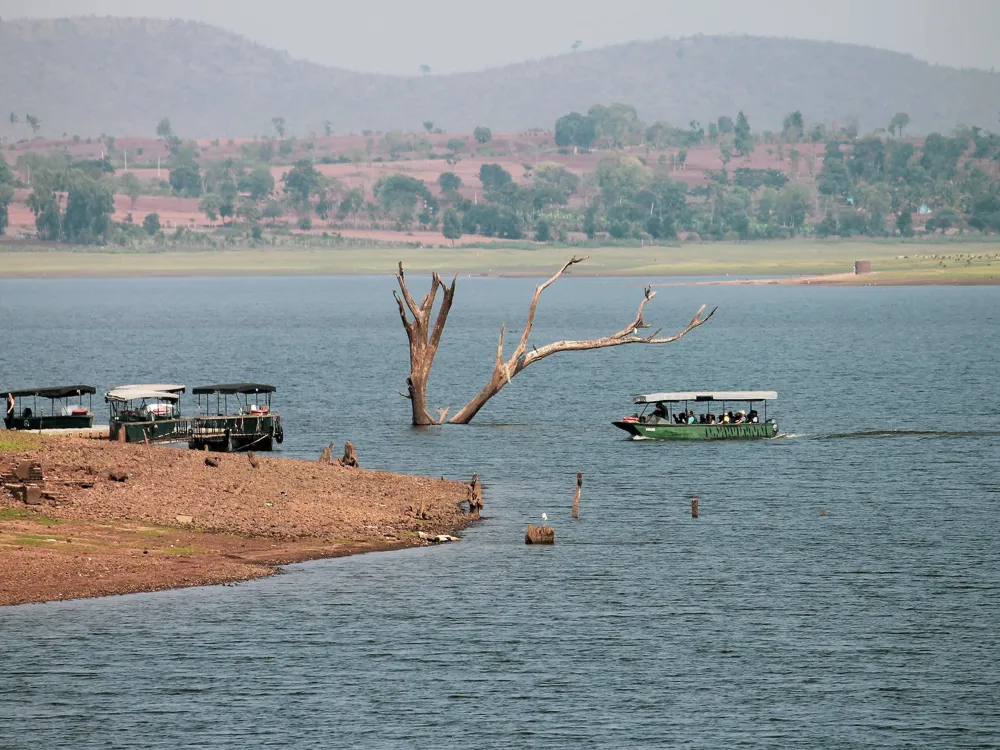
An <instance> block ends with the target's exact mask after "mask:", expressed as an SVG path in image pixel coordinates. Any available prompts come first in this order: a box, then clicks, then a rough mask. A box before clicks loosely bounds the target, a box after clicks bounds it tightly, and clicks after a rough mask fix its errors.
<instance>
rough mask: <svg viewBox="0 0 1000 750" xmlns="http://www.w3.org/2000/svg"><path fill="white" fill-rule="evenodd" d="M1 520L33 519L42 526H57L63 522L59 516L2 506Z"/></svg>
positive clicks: (33, 521)
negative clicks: (52, 516) (41, 514)
mask: <svg viewBox="0 0 1000 750" xmlns="http://www.w3.org/2000/svg"><path fill="white" fill-rule="evenodd" d="M0 521H31V522H32V523H38V524H41V525H42V526H56V525H58V524H61V523H63V521H60V520H59V519H58V518H50V517H49V516H40V515H38V514H37V513H32V512H31V511H29V510H25V509H23V508H0Z"/></svg>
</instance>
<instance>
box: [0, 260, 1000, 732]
mask: <svg viewBox="0 0 1000 750" xmlns="http://www.w3.org/2000/svg"><path fill="white" fill-rule="evenodd" d="M534 283H535V282H533V281H530V280H500V279H480V278H475V279H467V278H462V279H460V280H459V288H458V294H457V296H456V302H455V307H454V310H453V312H452V315H451V319H450V322H449V325H448V328H447V330H446V332H445V336H444V341H443V343H442V346H441V350H440V353H439V355H438V359H437V362H436V363H435V369H434V372H433V374H432V381H431V388H430V397H431V402H432V403H435V404H441V405H449V404H450V405H451V407H452V409H457V408H458V407H459V406H461V405H462V404H463V403H464V402H465V401H466V400H467V399H468V398H469V397H470V396H471V395H473V394H474V393H475V392H476V391H477V390H478V389H479V388H480V387H481V385H482V384H483V383H484V382H485V380H486V379H487V378H488V376H489V372H490V370H491V367H492V361H493V356H494V352H495V348H496V336H497V333H498V332H499V326H500V323H501V322H506V323H507V324H508V326H509V330H510V329H513V330H512V331H511V333H510V334H509V335H508V340H509V341H511V343H510V344H509V347H510V346H513V340H515V339H516V337H517V335H519V331H520V326H521V324H522V322H523V319H524V314H525V311H526V308H527V303H528V300H529V299H530V295H531V291H532V289H533V286H534ZM426 284H427V279H426V278H414V279H413V280H412V281H411V287H412V289H413V291H414V294H415V295H422V294H423V293H424V291H425V290H426ZM392 288H393V280H392V278H391V277H383V278H274V279H256V278H240V279H193V280H191V279H177V280H171V279H156V280H154V279H146V280H143V279H137V280H84V281H78V280H73V281H68V280H66V281H64V280H19V281H0V320H2V328H0V331H2V333H0V343H2V350H3V355H4V356H3V357H2V358H0V388H10V387H22V386H32V385H55V384H61V383H63V382H67V383H69V382H83V383H92V384H94V385H96V386H97V387H98V388H99V390H100V392H102V393H103V391H104V390H106V389H108V388H109V387H111V386H114V385H119V384H121V383H127V382H174V381H176V382H179V383H186V384H188V386H189V387H190V386H194V385H199V384H205V383H214V382H226V381H242V380H255V381H263V382H273V383H276V384H277V386H278V392H277V394H276V400H275V405H276V406H277V407H278V410H279V411H280V412H281V414H282V419H283V422H284V424H285V430H286V440H285V443H284V445H283V446H282V453H283V454H284V455H288V456H299V457H306V458H315V457H316V456H318V454H319V452H320V450H321V449H322V448H323V447H324V446H325V445H326V444H327V443H328V442H329V441H330V440H336V441H337V443H338V447H340V446H342V444H343V441H344V440H348V439H349V440H352V441H353V442H354V444H355V445H356V446H357V449H358V453H359V456H360V459H361V462H362V464H363V465H364V466H366V467H370V468H379V469H386V470H391V471H400V472H413V473H423V474H428V475H431V476H447V477H452V478H457V479H462V480H467V479H468V478H469V477H470V476H471V474H472V472H473V471H478V472H479V475H480V477H481V478H482V480H483V482H484V483H485V487H486V489H485V493H486V496H485V500H486V508H485V515H486V518H485V520H484V521H483V522H482V523H481V524H480V525H478V526H476V527H475V528H472V529H470V530H468V531H467V532H466V533H465V534H464V539H463V541H462V542H461V543H459V544H455V545H450V546H447V547H442V548H433V549H418V550H409V551H404V552H398V553H390V554H373V555H364V556H359V557H354V558H348V559H340V560H328V561H318V562H313V563H308V564H304V565H296V566H290V567H289V568H287V570H286V572H285V574H284V575H280V576H276V577H273V578H271V579H268V580H263V581H256V582H251V583H247V584H241V585H239V586H232V587H214V588H201V589H189V590H182V591H172V592H162V593H155V594H141V595H134V596H126V597H113V598H106V599H99V600H89V601H73V602H62V603H51V604H41V605H27V606H22V607H14V608H6V609H3V610H0V659H2V669H0V747H3V748H21V747H24V748H42V747H73V748H92V747H93V748H98V747H99V748H124V747H144V748H179V747H212V748H217V747H218V748H222V747H225V748H229V747H233V748H243V747H274V748H278V747H281V748H288V747H294V748H313V747H317V748H320V747H322V748H329V747H338V748H340V747H345V748H362V747H363V748H463V749H464V748H520V747H547V748H548V747H551V748H573V749H575V748H643V747H674V746H676V747H711V748H715V747H735V746H750V747H808V748H850V747H858V748H861V747H927V748H942V747H986V746H993V747H996V746H998V745H1000V531H998V529H1000V522H998V520H997V519H998V512H1000V420H998V413H1000V404H998V397H997V371H998V365H1000V289H998V288H996V287H990V288H985V287H982V288H928V287H925V288H877V287H866V288H846V289H837V288H802V287H786V288H781V287H774V286H761V287H663V288H661V290H660V293H659V295H658V296H657V298H656V299H655V300H654V301H653V302H651V303H650V304H649V305H648V306H647V316H646V317H647V320H648V321H649V322H650V323H652V324H653V325H654V326H655V327H659V326H661V325H662V326H664V329H665V330H666V331H670V330H673V329H676V328H679V327H681V326H683V324H684V323H685V322H686V321H687V320H688V319H689V318H690V317H691V315H693V313H694V312H695V310H697V308H698V306H699V305H700V304H701V303H703V302H704V303H709V304H718V305H720V309H719V312H718V314H717V315H716V317H715V318H714V319H713V320H712V321H711V322H709V323H708V324H707V325H706V326H704V327H702V328H701V329H699V330H697V331H695V332H693V333H692V334H690V335H689V336H688V337H686V338H685V339H683V340H682V341H680V342H677V343H675V344H670V345H667V346H660V347H649V346H641V345H638V346H629V347H622V348H619V349H617V350H606V351H600V352H590V353H580V354H573V353H567V354H561V355H557V356H556V357H553V358H550V359H548V360H545V361H543V362H541V363H539V364H537V365H534V366H533V367H532V368H530V369H528V370H526V371H525V372H524V373H523V374H522V375H520V376H519V377H518V378H517V379H516V380H514V382H513V384H512V385H511V386H509V387H508V388H507V389H506V390H505V391H503V392H502V393H501V394H500V395H499V396H498V397H497V398H496V399H494V401H493V402H491V403H490V404H489V405H488V406H487V407H486V408H485V409H484V410H483V411H482V412H481V413H480V415H479V417H478V418H477V421H476V422H475V423H474V424H473V425H471V426H469V427H457V426H452V427H441V428H428V429H419V430H418V429H413V428H411V427H409V426H408V414H409V412H408V404H407V402H405V401H404V400H403V399H401V398H400V397H399V396H398V395H397V394H396V389H397V388H398V389H404V378H405V376H406V373H407V359H406V358H407V347H406V339H405V335H404V334H403V331H402V328H401V326H400V324H399V318H398V314H397V311H396V307H395V304H394V302H393V300H392V296H391V291H392ZM641 294H642V286H641V281H640V280H630V279H603V280H601V279H572V278H566V279H564V280H561V281H560V282H559V283H558V284H556V285H555V286H554V287H552V288H550V289H549V290H548V291H547V292H546V294H545V295H544V297H543V299H542V303H541V306H540V309H539V313H538V319H537V321H536V326H535V330H534V333H533V335H532V339H531V340H532V342H534V343H535V344H541V343H545V342H548V341H551V340H553V339H557V338H584V337H587V338H590V337H594V336H597V335H602V334H607V333H610V332H613V331H616V330H618V329H620V328H622V327H623V326H624V325H625V324H626V323H627V322H628V321H630V320H631V319H632V317H633V315H634V314H635V308H636V305H637V304H638V301H639V299H640V297H641ZM508 351H509V348H508ZM686 388H714V389H751V388H753V389H758V388H759V389H774V390H777V391H778V392H779V396H780V398H779V400H778V401H777V402H776V403H775V404H774V412H772V411H771V409H770V408H769V412H768V414H769V416H772V415H773V416H776V417H777V418H778V421H779V424H780V426H781V431H782V433H783V434H782V436H781V437H780V438H779V439H776V440H771V441H756V442H723V443H700V444H673V443H653V442H631V441H628V440H626V439H624V437H625V435H624V433H622V432H620V431H618V430H616V429H615V428H614V427H612V426H611V421H612V420H614V419H616V418H618V417H620V416H621V415H623V414H625V413H629V412H631V411H632V407H631V405H630V402H629V396H630V395H631V394H633V393H642V392H649V391H655V390H669V389H686ZM187 400H188V402H189V403H190V396H188V397H187ZM95 407H96V408H97V413H98V416H99V421H106V411H105V407H104V404H103V401H102V400H99V401H98V402H96V403H95ZM102 417H103V418H102ZM578 470H580V471H583V472H584V475H585V482H584V489H583V498H582V503H581V509H582V513H581V516H582V517H581V518H580V519H579V520H578V521H573V520H571V518H570V509H571V505H572V498H573V489H574V485H575V475H576V472H577V471H578ZM691 495H697V496H698V497H699V498H700V505H701V517H700V518H699V519H697V520H693V519H692V518H691V517H690V510H689V508H690V500H689V498H690V496H691ZM820 509H823V510H824V511H825V512H826V515H821V514H820ZM542 512H545V513H547V514H548V517H549V519H550V522H551V524H552V525H553V526H554V527H555V530H556V545H555V546H554V547H551V548H539V547H526V546H525V545H524V543H523V532H524V528H525V527H526V526H527V524H528V523H532V522H538V521H539V520H540V517H541V513H542ZM2 574H3V573H2V571H0V575H2Z"/></svg>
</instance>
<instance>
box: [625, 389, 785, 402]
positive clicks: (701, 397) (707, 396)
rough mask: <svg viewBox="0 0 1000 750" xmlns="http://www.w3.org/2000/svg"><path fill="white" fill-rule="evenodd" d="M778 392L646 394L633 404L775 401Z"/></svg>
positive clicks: (636, 399) (638, 397)
mask: <svg viewBox="0 0 1000 750" xmlns="http://www.w3.org/2000/svg"><path fill="white" fill-rule="evenodd" d="M776 398H778V392H777V391H678V392H676V393H646V394H644V395H641V396H635V397H634V398H633V399H632V403H633V404H655V403H656V402H658V401H674V402H676V401H774V400H775V399H776Z"/></svg>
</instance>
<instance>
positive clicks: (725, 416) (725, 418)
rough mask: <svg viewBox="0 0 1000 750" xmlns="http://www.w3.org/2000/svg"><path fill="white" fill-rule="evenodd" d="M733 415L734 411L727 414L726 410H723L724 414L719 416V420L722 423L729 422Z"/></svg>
mask: <svg viewBox="0 0 1000 750" xmlns="http://www.w3.org/2000/svg"><path fill="white" fill-rule="evenodd" d="M731 415H732V412H729V413H728V414H727V413H725V412H723V414H722V416H721V417H719V422H720V423H721V424H729V422H730V421H731V420H730V416H731Z"/></svg>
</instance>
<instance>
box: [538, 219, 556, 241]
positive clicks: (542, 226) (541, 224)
mask: <svg viewBox="0 0 1000 750" xmlns="http://www.w3.org/2000/svg"><path fill="white" fill-rule="evenodd" d="M551 239H552V225H551V224H550V223H549V220H548V219H544V218H540V219H539V220H538V222H537V223H536V224H535V242H549V241H550V240H551Z"/></svg>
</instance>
